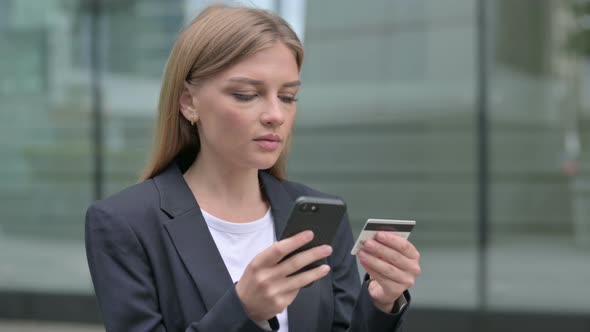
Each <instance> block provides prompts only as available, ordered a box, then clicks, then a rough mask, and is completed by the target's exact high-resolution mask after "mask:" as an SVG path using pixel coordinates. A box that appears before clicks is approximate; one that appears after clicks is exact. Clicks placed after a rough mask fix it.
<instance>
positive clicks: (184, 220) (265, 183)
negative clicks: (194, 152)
mask: <svg viewBox="0 0 590 332" xmlns="http://www.w3.org/2000/svg"><path fill="white" fill-rule="evenodd" d="M258 175H259V179H260V182H261V184H262V189H263V191H264V194H265V195H266V197H267V199H268V200H269V202H270V206H271V213H272V216H273V220H274V224H275V234H276V238H277V239H279V238H280V235H281V233H282V231H283V229H284V227H285V225H286V224H287V218H288V216H289V211H290V209H291V206H292V205H293V203H294V201H295V199H296V198H297V197H294V196H293V195H291V194H290V193H289V192H288V191H287V190H286V189H285V186H284V184H283V183H282V182H281V181H280V180H278V179H277V178H275V177H273V176H272V175H270V174H268V173H267V172H265V171H260V172H259V173H258ZM153 180H154V183H155V185H156V187H157V188H158V191H159V193H160V208H161V210H162V211H164V212H165V213H166V214H167V215H168V216H169V217H170V218H171V219H170V220H168V221H167V222H165V223H164V227H165V228H166V230H167V232H168V234H169V235H170V238H171V240H172V242H173V244H174V246H175V248H176V251H177V252H178V254H179V256H180V257H181V259H182V261H183V263H184V265H185V266H186V268H187V270H188V271H189V273H190V275H191V277H192V278H193V280H194V281H195V283H196V285H197V287H198V289H199V292H200V293H201V296H202V298H203V301H204V303H205V306H206V307H207V310H211V309H212V308H213V306H214V305H215V303H216V302H217V301H218V300H219V299H220V298H221V297H222V296H223V294H225V292H227V290H228V289H229V288H231V287H232V286H233V282H232V280H231V276H230V274H229V272H228V270H227V268H226V267H225V264H224V262H223V259H222V258H221V254H220V253H219V251H218V250H217V246H216V245H215V241H214V240H213V237H212V236H211V233H210V232H209V229H208V227H207V224H206V222H205V219H204V218H203V215H202V214H201V209H200V208H199V205H198V203H197V201H196V200H195V198H194V196H193V193H192V191H191V190H190V188H189V186H188V184H187V183H186V181H185V180H184V177H183V175H182V172H181V170H180V168H179V167H178V166H177V165H176V164H174V163H173V164H171V165H170V166H169V167H168V168H167V169H166V170H164V171H163V172H162V173H160V174H159V175H157V176H156V177H154V179H153ZM204 267H206V268H204ZM317 284H318V283H317V282H316V283H314V285H312V286H311V287H308V288H304V289H302V290H301V291H300V292H299V294H298V296H297V298H296V299H295V301H294V302H293V303H292V304H291V305H290V306H289V310H288V312H289V329H290V330H292V331H299V330H301V331H305V330H310V329H312V327H313V325H311V326H309V324H312V322H311V321H310V320H309V319H305V318H306V317H307V318H309V315H310V314H313V312H310V310H311V311H313V310H312V309H310V308H311V307H313V305H311V306H310V304H312V303H318V301H319V300H318V299H317V298H316V297H317V296H318V295H317V294H318V292H317V290H316V291H314V290H313V289H314V288H315V287H318V285H317ZM306 322H307V323H306Z"/></svg>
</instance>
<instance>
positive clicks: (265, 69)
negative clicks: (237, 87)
mask: <svg viewBox="0 0 590 332" xmlns="http://www.w3.org/2000/svg"><path fill="white" fill-rule="evenodd" d="M236 76H239V77H248V78H253V79H257V80H263V81H268V82H273V81H279V82H282V81H294V80H298V79H299V68H298V67H297V61H296V60H295V54H294V53H293V51H291V49H289V48H288V47H287V46H285V44H283V43H275V44H273V45H272V46H269V47H268V48H265V49H263V50H261V51H259V52H256V53H254V54H252V55H250V56H248V57H246V58H244V59H242V60H241V61H240V62H238V63H236V64H235V65H233V66H231V67H230V68H228V69H226V70H224V71H223V72H221V73H220V74H219V76H218V79H219V80H223V81H225V80H228V79H231V78H232V77H236Z"/></svg>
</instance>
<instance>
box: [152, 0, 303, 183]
mask: <svg viewBox="0 0 590 332" xmlns="http://www.w3.org/2000/svg"><path fill="white" fill-rule="evenodd" d="M276 42H282V43H283V44H285V45H286V46H287V47H288V48H289V49H291V51H292V52H293V55H294V57H295V60H296V62H297V67H298V69H299V70H301V64H302V63H303V46H302V44H301V41H300V40H299V38H297V35H296V34H295V32H293V30H292V29H291V27H290V26H289V24H288V23H287V22H286V21H285V20H284V19H282V18H281V17H280V16H278V15H276V14H274V13H272V12H269V11H266V10H262V9H256V8H247V7H228V6H225V5H212V6H209V7H207V8H206V9H205V10H203V11H202V12H201V13H200V14H199V15H198V16H197V17H196V18H195V19H194V20H193V21H192V22H191V23H190V24H189V25H188V26H187V27H186V28H185V29H184V30H183V31H182V32H181V33H180V35H179V36H178V39H177V40H176V43H175V44H174V48H173V49H172V52H171V54H170V57H169V58H168V62H167V63H166V68H165V70H164V76H163V79H162V88H161V90H160V101H159V104H158V118H157V125H156V134H155V141H154V146H153V151H152V153H151V157H150V160H149V162H148V164H147V167H146V169H145V171H144V173H143V176H142V177H141V180H146V179H150V178H152V177H154V176H156V175H158V174H159V173H161V172H162V171H163V170H164V169H165V168H166V167H167V166H168V165H169V164H170V163H172V162H177V163H178V165H179V166H180V168H181V170H183V171H184V170H185V169H186V168H188V167H189V166H190V165H191V164H192V162H193V161H194V159H195V158H196V156H197V154H198V153H199V150H200V141H199V135H198V132H197V131H196V126H192V125H191V124H190V122H188V120H186V119H185V118H184V117H183V116H182V115H181V113H180V109H179V107H180V105H179V98H180V95H181V93H182V91H183V88H184V82H185V81H190V82H191V83H192V84H199V83H200V82H202V81H203V80H205V79H206V78H208V77H211V76H212V75H215V74H217V73H219V72H221V71H223V70H225V69H227V68H229V67H230V66H232V65H234V64H235V63H237V62H239V61H240V60H242V59H244V58H245V57H247V56H249V55H252V54H254V53H256V52H258V51H260V50H263V49H265V48H267V47H270V46H271V45H273V44H274V43H276ZM289 141H290V140H288V141H287V144H286V145H285V149H283V151H282V152H281V155H280V157H279V159H278V160H277V162H276V163H275V164H274V165H273V166H272V167H271V168H270V170H269V172H270V174H272V175H273V176H275V177H277V178H280V179H284V178H285V177H286V173H285V168H286V162H287V154H288V146H289Z"/></svg>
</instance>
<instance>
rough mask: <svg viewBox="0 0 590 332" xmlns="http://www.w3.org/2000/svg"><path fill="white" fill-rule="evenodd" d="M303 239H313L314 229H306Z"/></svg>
mask: <svg viewBox="0 0 590 332" xmlns="http://www.w3.org/2000/svg"><path fill="white" fill-rule="evenodd" d="M303 239H304V240H306V241H309V240H311V239H313V232H312V231H305V232H304V233H303Z"/></svg>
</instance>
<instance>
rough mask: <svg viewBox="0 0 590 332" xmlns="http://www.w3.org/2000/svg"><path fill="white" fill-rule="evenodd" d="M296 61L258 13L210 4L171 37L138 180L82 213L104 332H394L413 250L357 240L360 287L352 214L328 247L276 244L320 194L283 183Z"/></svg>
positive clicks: (280, 24) (413, 271)
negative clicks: (304, 200)
mask: <svg viewBox="0 0 590 332" xmlns="http://www.w3.org/2000/svg"><path fill="white" fill-rule="evenodd" d="M302 60H303V49H302V45H301V43H300V41H299V40H298V39H297V36H296V35H295V33H294V32H293V31H292V30H291V28H290V27H289V26H288V24H287V23H286V22H285V21H284V20H283V19H281V18H280V17H278V16H276V15H274V14H272V13H270V12H267V11H263V10H259V9H252V8H240V7H225V6H220V5H216V6H211V7H208V8H207V9H205V10H204V11H203V12H202V13H201V14H200V15H199V16H198V17H197V18H196V19H195V20H194V21H193V22H192V23H191V24H190V25H189V26H188V27H187V28H186V29H185V30H184V31H183V32H182V33H181V34H180V36H179V37H178V40H177V41H176V44H175V45H174V48H173V50H172V53H171V55H170V57H169V59H168V63H167V65H166V69H165V72H164V77H163V82H162V89H161V93H160V102H159V116H158V125H157V133H156V141H155V149H154V152H153V154H152V157H151V161H150V162H149V165H148V167H147V170H146V173H145V175H144V178H143V181H142V182H141V183H139V184H137V185H134V186H132V187H130V188H127V189H125V190H123V191H122V192H120V193H117V194H115V195H113V196H111V197H109V198H107V199H104V200H102V201H99V202H96V203H94V204H93V205H92V206H91V207H90V208H89V209H88V212H87V217H86V250H87V257H88V263H89V266H90V272H91V275H92V281H93V283H94V288H95V292H96V297H97V299H98V303H99V306H100V309H101V311H102V314H103V318H104V323H105V326H106V329H107V331H117V332H135V331H137V332H146V331H201V332H206V331H223V332H226V331H235V332H238V331H243V332H246V331H252V332H256V331H270V330H272V331H276V330H279V331H281V332H284V331H291V332H309V331H355V332H357V331H358V332H361V331H362V332H369V331H398V330H399V327H400V326H401V322H402V319H403V314H404V312H406V311H407V307H408V306H407V304H408V302H409V300H410V297H409V293H408V292H407V289H408V288H410V287H411V286H412V285H413V284H414V281H415V279H416V277H417V275H418V274H419V272H420V266H419V253H418V251H417V250H416V249H415V247H414V246H413V245H412V244H410V243H409V242H408V241H406V240H404V239H402V238H400V237H396V236H389V235H388V234H379V235H378V236H377V238H376V240H369V241H366V242H365V244H364V246H363V249H362V250H361V251H360V253H359V256H358V257H359V260H360V262H361V264H362V265H363V266H364V267H365V269H366V270H367V272H368V275H367V277H366V278H365V280H364V281H363V282H362V283H361V281H360V280H359V276H358V272H357V265H356V260H355V258H354V256H351V255H350V249H351V247H352V245H353V237H352V233H351V229H350V225H349V222H348V219H347V217H345V219H344V220H343V222H342V223H341V226H340V229H339V231H338V234H337V235H336V238H335V240H334V242H333V244H332V246H320V247H316V248H312V249H309V250H307V251H304V252H302V253H299V254H297V255H295V256H292V257H291V258H289V259H287V260H284V261H281V259H282V258H283V257H284V256H286V255H287V254H288V253H290V252H292V251H293V250H295V249H297V248H299V247H300V246H302V245H304V244H305V243H307V242H309V241H310V240H311V239H312V237H313V234H312V233H311V232H310V231H306V232H302V233H299V234H297V235H295V236H293V237H291V238H287V239H284V240H281V241H277V237H278V235H279V234H281V231H282V229H283V228H284V227H285V223H286V219H287V214H288V212H289V209H290V207H291V205H292V204H293V202H294V201H295V199H296V198H297V197H299V196H302V195H311V196H322V197H329V196H328V195H326V194H323V193H320V192H318V191H315V190H313V189H311V188H309V187H307V186H304V185H302V184H297V183H294V182H290V181H287V180H286V175H285V160H286V155H287V149H288V146H289V141H290V135H291V127H292V125H293V121H294V118H295V111H296V103H297V92H298V90H299V87H300V81H299V72H300V69H301V64H302ZM317 260H322V262H323V264H322V265H321V266H319V267H317V268H315V269H312V270H309V271H306V272H302V273H298V274H293V272H295V271H298V270H299V269H300V268H301V267H303V266H306V265H307V264H309V263H311V262H313V261H317ZM369 276H370V277H369ZM309 284H311V286H309V287H304V286H306V285H309Z"/></svg>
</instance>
